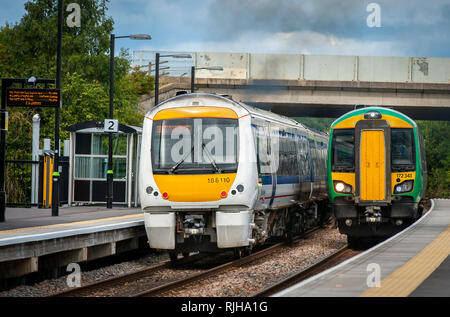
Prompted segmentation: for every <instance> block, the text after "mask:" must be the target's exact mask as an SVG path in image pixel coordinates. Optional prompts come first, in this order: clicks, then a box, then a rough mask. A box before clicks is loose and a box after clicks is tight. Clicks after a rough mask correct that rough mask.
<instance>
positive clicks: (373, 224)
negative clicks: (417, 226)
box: [333, 196, 423, 246]
mask: <svg viewBox="0 0 450 317" xmlns="http://www.w3.org/2000/svg"><path fill="white" fill-rule="evenodd" d="M333 212H334V216H335V218H336V221H337V223H338V227H339V232H340V233H342V234H346V235H347V239H348V242H349V244H350V245H351V246H357V245H358V243H359V242H360V240H361V239H366V240H368V239H384V238H388V237H390V236H392V235H394V234H396V233H398V232H400V231H402V230H403V229H405V228H406V227H408V226H409V225H411V224H412V223H413V222H414V221H416V220H417V219H418V218H419V217H420V216H421V215H422V212H423V203H422V202H421V203H416V202H414V200H413V198H412V197H409V196H402V197H396V199H395V200H393V201H392V203H391V204H386V205H369V204H368V205H363V204H361V205H356V204H355V203H354V201H353V200H351V199H346V197H338V198H336V199H335V203H334V204H333Z"/></svg>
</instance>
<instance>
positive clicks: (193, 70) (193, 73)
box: [191, 66, 223, 93]
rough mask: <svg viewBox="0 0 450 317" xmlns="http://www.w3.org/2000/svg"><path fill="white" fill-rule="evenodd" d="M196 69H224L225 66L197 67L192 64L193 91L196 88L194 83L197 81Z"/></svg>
mask: <svg viewBox="0 0 450 317" xmlns="http://www.w3.org/2000/svg"><path fill="white" fill-rule="evenodd" d="M196 69H206V70H218V71H223V67H222V66H209V67H195V66H192V68H191V93H193V92H194V90H195V85H194V83H195V70H196Z"/></svg>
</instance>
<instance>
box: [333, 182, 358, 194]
mask: <svg viewBox="0 0 450 317" xmlns="http://www.w3.org/2000/svg"><path fill="white" fill-rule="evenodd" d="M334 189H335V190H336V192H338V193H344V194H350V193H352V191H353V188H352V186H350V185H349V184H346V183H344V182H340V181H334Z"/></svg>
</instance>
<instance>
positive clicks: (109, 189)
mask: <svg viewBox="0 0 450 317" xmlns="http://www.w3.org/2000/svg"><path fill="white" fill-rule="evenodd" d="M121 38H130V39H132V40H151V39H152V37H151V36H150V35H148V34H131V35H125V36H115V35H114V34H111V38H110V50H109V119H113V115H114V42H115V39H121ZM112 143H113V135H112V133H111V132H110V133H109V143H108V172H107V174H106V181H107V186H106V208H109V209H111V208H112V202H113V179H114V172H113V162H112V160H113V151H112V150H113V149H112Z"/></svg>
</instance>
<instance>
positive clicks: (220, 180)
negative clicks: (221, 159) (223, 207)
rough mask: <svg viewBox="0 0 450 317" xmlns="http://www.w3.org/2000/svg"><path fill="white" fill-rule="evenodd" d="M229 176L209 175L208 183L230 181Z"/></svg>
mask: <svg viewBox="0 0 450 317" xmlns="http://www.w3.org/2000/svg"><path fill="white" fill-rule="evenodd" d="M229 182H230V178H229V177H208V184H220V183H229Z"/></svg>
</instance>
